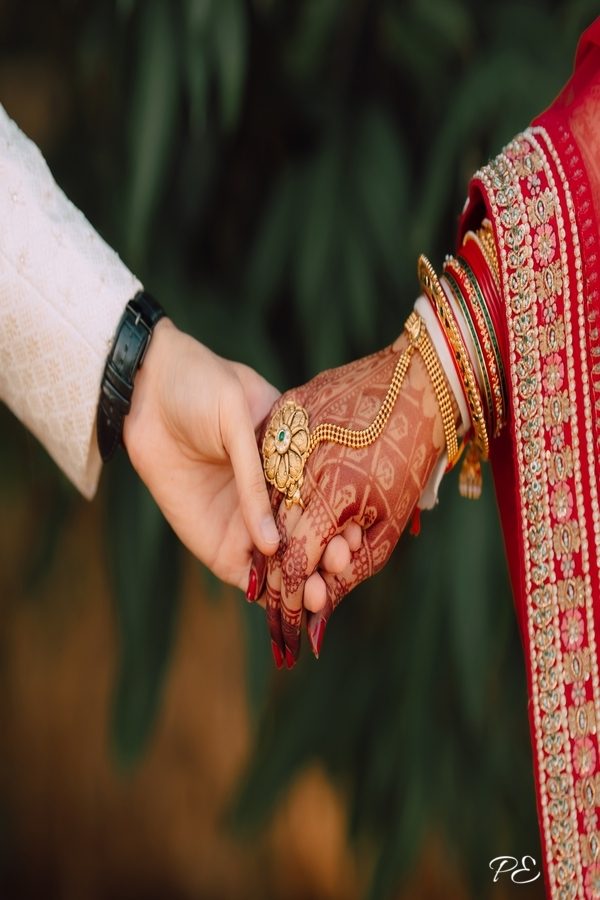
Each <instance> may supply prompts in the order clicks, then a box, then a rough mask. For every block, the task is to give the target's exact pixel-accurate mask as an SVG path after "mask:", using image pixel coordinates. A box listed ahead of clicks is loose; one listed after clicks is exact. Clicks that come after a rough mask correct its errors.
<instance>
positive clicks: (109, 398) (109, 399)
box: [96, 291, 165, 462]
mask: <svg viewBox="0 0 600 900" xmlns="http://www.w3.org/2000/svg"><path fill="white" fill-rule="evenodd" d="M164 315H165V311H164V309H163V308H162V306H160V304H159V303H157V302H156V300H154V298H153V297H151V296H150V294H148V293H146V291H139V292H138V293H137V294H136V295H135V297H134V298H133V300H130V301H129V303H128V304H127V306H126V307H125V312H124V313H123V315H122V317H121V321H120V322H119V326H118V328H117V333H116V335H115V339H114V342H113V345H112V348H111V351H110V353H109V354H108V358H107V360H106V366H105V368H104V374H103V376H102V383H101V385H100V400H99V402H98V415H97V418H96V434H97V437H98V447H99V449H100V456H101V457H102V460H103V461H104V462H108V461H109V460H110V459H111V458H112V457H113V455H114V453H115V451H116V449H117V447H118V446H119V444H120V443H122V440H123V421H124V419H125V416H126V415H127V413H128V412H129V410H130V409H131V396H132V394H133V383H134V380H135V376H136V373H137V370H138V369H139V367H140V366H141V365H142V363H143V361H144V357H145V355H146V351H147V350H148V345H149V344H150V339H151V338H152V332H153V330H154V327H155V325H156V323H157V322H158V321H160V319H162V318H163V316H164Z"/></svg>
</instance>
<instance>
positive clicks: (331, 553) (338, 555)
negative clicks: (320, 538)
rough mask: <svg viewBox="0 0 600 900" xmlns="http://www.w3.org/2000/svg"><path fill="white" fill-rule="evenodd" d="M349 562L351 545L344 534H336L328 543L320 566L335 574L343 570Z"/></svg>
mask: <svg viewBox="0 0 600 900" xmlns="http://www.w3.org/2000/svg"><path fill="white" fill-rule="evenodd" d="M349 562H350V547H349V546H348V542H347V540H346V539H345V537H344V536H343V534H336V535H335V537H332V538H331V540H330V541H329V543H328V544H327V547H326V548H325V552H324V553H323V555H322V556H321V561H320V563H319V568H320V569H323V570H324V571H325V572H330V573H331V574H333V575H335V574H337V573H338V572H343V570H344V569H345V568H346V566H347V565H348V563H349Z"/></svg>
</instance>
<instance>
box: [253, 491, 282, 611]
mask: <svg viewBox="0 0 600 900" xmlns="http://www.w3.org/2000/svg"><path fill="white" fill-rule="evenodd" d="M280 497H281V494H280V493H279V491H278V490H276V488H271V489H270V505H271V513H272V515H273V516H275V515H276V514H277V510H278V507H279V505H280V501H279V498H280ZM275 524H276V527H277V530H278V532H279V539H280V541H281V539H282V537H285V535H284V534H283V532H282V530H283V526H280V525H279V524H278V521H277V520H275ZM267 561H268V558H267V557H266V556H265V555H264V554H263V553H261V552H260V550H257V549H256V547H254V549H253V550H252V558H251V561H250V574H249V577H248V588H247V590H246V599H247V600H248V601H249V602H250V603H256V602H259V598H262V600H263V602H262V603H261V604H260V605H261V606H264V605H265V603H264V593H265V587H266V580H267Z"/></svg>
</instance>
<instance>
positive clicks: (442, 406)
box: [404, 313, 460, 468]
mask: <svg viewBox="0 0 600 900" xmlns="http://www.w3.org/2000/svg"><path fill="white" fill-rule="evenodd" d="M404 327H405V328H406V330H407V331H408V332H409V334H410V330H411V328H414V329H418V332H417V334H416V337H415V338H414V342H415V346H416V348H417V350H418V351H419V353H420V355H421V359H422V360H423V362H424V363H425V368H426V369H427V374H428V375H429V379H430V381H431V384H432V385H433V390H434V393H435V398H436V400H437V404H438V408H439V410H440V413H441V416H442V424H443V426H444V438H445V441H446V452H447V454H448V465H449V467H450V468H452V466H454V464H455V463H456V461H457V460H458V457H459V456H460V448H459V446H458V437H457V435H456V417H455V415H454V407H453V406H452V399H451V397H450V391H449V390H448V383H447V381H446V378H445V376H444V372H443V370H442V367H441V365H440V362H439V359H438V356H437V353H436V352H435V349H434V346H433V344H432V343H431V338H430V337H429V334H428V332H427V328H426V327H425V323H424V321H423V319H422V318H421V317H420V316H419V315H417V313H412V314H411V315H410V316H409V317H408V320H407V322H406V324H405V326H404Z"/></svg>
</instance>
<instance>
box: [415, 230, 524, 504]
mask: <svg viewBox="0 0 600 900" xmlns="http://www.w3.org/2000/svg"><path fill="white" fill-rule="evenodd" d="M418 276H419V283H420V286H421V290H422V291H423V293H424V295H425V297H426V298H427V300H428V301H429V303H430V305H431V307H432V309H433V312H434V313H435V316H436V318H437V321H438V323H439V325H440V328H441V331H442V334H443V336H444V339H445V343H446V345H447V350H448V351H449V354H450V358H451V359H452V362H453V364H454V368H455V370H456V374H457V376H458V379H459V382H460V386H461V389H462V393H463V395H464V399H465V400H466V404H467V407H468V411H469V417H470V420H471V421H470V428H469V430H468V432H467V435H466V440H465V442H464V445H463V446H465V445H466V452H465V456H464V460H463V464H462V469H461V473H460V478H459V490H460V493H461V494H462V495H463V496H464V497H469V498H471V499H477V498H478V497H480V496H481V485H482V475H481V462H482V461H483V460H486V459H487V458H488V456H489V450H490V436H491V437H496V436H497V435H498V434H499V433H500V431H501V429H502V427H503V426H504V424H505V422H506V408H507V406H506V379H505V373H504V368H503V365H502V351H503V350H504V347H501V346H500V343H499V339H500V338H499V336H500V335H502V329H501V327H500V326H501V318H500V317H501V298H502V295H501V291H500V277H499V269H498V260H497V255H496V248H495V243H494V237H493V234H492V230H491V226H490V223H489V222H488V221H487V220H484V222H483V224H482V226H481V228H479V230H478V231H477V232H473V231H469V232H467V234H466V235H465V238H464V240H463V244H462V246H461V248H460V251H459V253H458V254H457V255H456V256H448V257H446V260H445V263H444V270H443V274H442V276H441V278H438V276H437V274H436V272H435V270H434V268H433V266H432V265H431V263H430V262H429V260H428V259H427V257H425V256H421V257H419V262H418ZM448 458H449V463H450V464H452V458H451V456H450V454H448Z"/></svg>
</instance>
